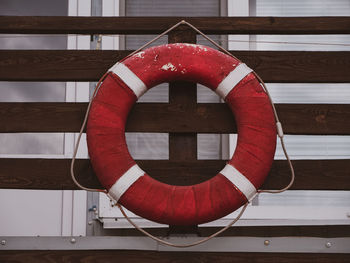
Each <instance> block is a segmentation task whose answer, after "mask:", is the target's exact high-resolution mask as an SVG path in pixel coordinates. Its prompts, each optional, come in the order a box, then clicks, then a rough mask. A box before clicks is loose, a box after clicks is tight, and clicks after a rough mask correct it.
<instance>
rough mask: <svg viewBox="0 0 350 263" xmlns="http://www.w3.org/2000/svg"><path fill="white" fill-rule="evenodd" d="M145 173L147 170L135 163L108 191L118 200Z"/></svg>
mask: <svg viewBox="0 0 350 263" xmlns="http://www.w3.org/2000/svg"><path fill="white" fill-rule="evenodd" d="M144 174H145V172H144V171H143V170H142V169H141V168H140V167H139V166H138V165H137V164H135V165H134V166H132V167H131V168H130V169H129V170H127V171H126V172H125V173H124V174H123V175H122V176H121V177H120V178H119V179H118V180H117V181H116V182H115V183H114V185H113V186H112V187H111V188H110V189H109V192H108V193H109V194H110V196H112V197H113V199H114V200H115V201H116V202H118V200H119V198H120V197H121V196H122V195H123V194H124V193H125V192H126V191H127V190H128V189H129V187H130V186H131V185H132V184H133V183H135V182H136V181H137V179H139V178H140V177H141V176H143V175H144Z"/></svg>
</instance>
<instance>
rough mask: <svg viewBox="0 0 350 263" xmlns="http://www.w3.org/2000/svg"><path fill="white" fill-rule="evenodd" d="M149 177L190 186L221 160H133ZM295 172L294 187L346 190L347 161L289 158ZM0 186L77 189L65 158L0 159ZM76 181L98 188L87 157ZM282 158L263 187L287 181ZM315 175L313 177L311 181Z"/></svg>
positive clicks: (208, 175)
mask: <svg viewBox="0 0 350 263" xmlns="http://www.w3.org/2000/svg"><path fill="white" fill-rule="evenodd" d="M136 162H137V163H138V164H139V165H140V167H141V168H142V169H143V170H145V171H146V172H147V173H149V174H150V175H152V177H154V178H156V179H158V180H160V181H162V182H165V183H170V184H176V185H190V184H194V183H199V182H202V181H204V180H207V179H209V178H211V177H212V176H214V175H216V174H217V172H218V171H220V170H221V169H222V168H223V167H224V165H225V160H187V161H183V160H170V161H168V160H136ZM293 164H294V168H295V171H296V174H297V177H296V179H295V183H294V184H293V187H292V189H294V190H307V189H309V190H350V180H349V175H348V172H347V171H349V170H350V161H349V160H297V161H293ZM0 167H1V170H0V188H14V189H51V190H62V189H66V190H69V189H78V188H77V187H76V186H75V184H74V183H73V182H72V180H71V178H70V174H69V167H70V160H69V159H14V158H6V159H0ZM75 171H76V175H77V178H78V181H79V182H81V183H82V184H83V185H87V186H89V187H101V186H100V184H99V183H98V180H97V178H96V176H95V175H94V173H93V170H92V168H91V164H90V161H89V160H82V159H78V160H77V162H76V167H75ZM289 176H290V172H289V167H288V165H287V163H286V162H285V161H275V162H274V163H273V166H272V169H271V172H270V175H269V177H268V179H267V180H266V182H265V184H264V186H263V188H264V189H279V188H281V187H283V186H285V185H287V184H288V182H289ZM315 178H317V180H315Z"/></svg>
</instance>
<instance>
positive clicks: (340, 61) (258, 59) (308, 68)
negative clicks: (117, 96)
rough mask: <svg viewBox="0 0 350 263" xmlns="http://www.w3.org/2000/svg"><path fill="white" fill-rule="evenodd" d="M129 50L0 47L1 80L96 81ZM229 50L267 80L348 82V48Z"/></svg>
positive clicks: (276, 81)
mask: <svg viewBox="0 0 350 263" xmlns="http://www.w3.org/2000/svg"><path fill="white" fill-rule="evenodd" d="M187 42H188V41H187ZM130 52H131V51H125V50H122V51H115V50H104V51H102V50H0V81H96V80H98V79H99V78H100V77H101V76H102V75H103V74H104V72H106V71H107V70H108V69H109V68H110V67H111V66H112V65H113V64H115V63H116V62H117V61H119V60H121V59H122V58H123V57H125V56H126V55H127V54H129V53H130ZM232 54H234V55H235V56H237V58H239V59H240V60H242V61H243V62H244V63H246V64H247V65H248V66H249V67H251V68H252V69H254V70H255V71H256V72H257V73H258V74H259V75H260V76H261V77H262V79H263V80H264V81H265V82H267V83H268V82H275V83H286V82H290V83H298V82H299V83H329V82H333V83H336V82H338V83H341V82H350V74H349V71H350V52H348V51H333V52H323V51H313V52H306V51H232Z"/></svg>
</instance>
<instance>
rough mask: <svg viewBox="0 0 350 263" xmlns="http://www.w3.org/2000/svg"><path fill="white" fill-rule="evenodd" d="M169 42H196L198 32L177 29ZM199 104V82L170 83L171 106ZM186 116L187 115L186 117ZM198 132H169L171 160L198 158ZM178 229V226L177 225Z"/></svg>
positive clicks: (189, 107) (191, 108) (189, 109)
mask: <svg viewBox="0 0 350 263" xmlns="http://www.w3.org/2000/svg"><path fill="white" fill-rule="evenodd" d="M168 42H169V43H179V42H185V43H192V44H194V43H196V33H195V32H194V31H192V30H179V29H175V30H173V31H172V32H170V34H169V36H168ZM196 104H197V84H196V83H191V82H185V81H181V82H171V83H169V104H168V105H169V107H172V106H179V105H181V109H182V110H184V111H185V112H187V113H190V112H193V111H194V110H195V107H196ZM184 118H186V117H184ZM196 159H197V134H196V133H183V134H179V133H169V160H176V161H180V160H196ZM175 229H177V227H175Z"/></svg>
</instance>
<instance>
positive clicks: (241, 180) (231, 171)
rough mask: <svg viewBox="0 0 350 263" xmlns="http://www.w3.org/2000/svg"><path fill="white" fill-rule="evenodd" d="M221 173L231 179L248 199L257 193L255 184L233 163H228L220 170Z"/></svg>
mask: <svg viewBox="0 0 350 263" xmlns="http://www.w3.org/2000/svg"><path fill="white" fill-rule="evenodd" d="M220 174H222V175H223V176H225V177H226V178H227V179H228V180H230V182H231V183H233V184H234V185H235V186H236V187H237V189H238V190H239V191H241V192H242V194H244V195H245V197H246V198H247V200H248V201H250V200H251V199H252V198H253V197H254V195H255V194H256V189H255V186H254V185H253V184H252V183H251V182H250V181H249V180H248V179H247V177H245V176H244V175H243V174H241V173H240V172H239V171H238V170H237V169H236V168H235V167H233V166H232V165H230V164H226V166H225V167H224V169H222V170H221V171H220Z"/></svg>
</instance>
